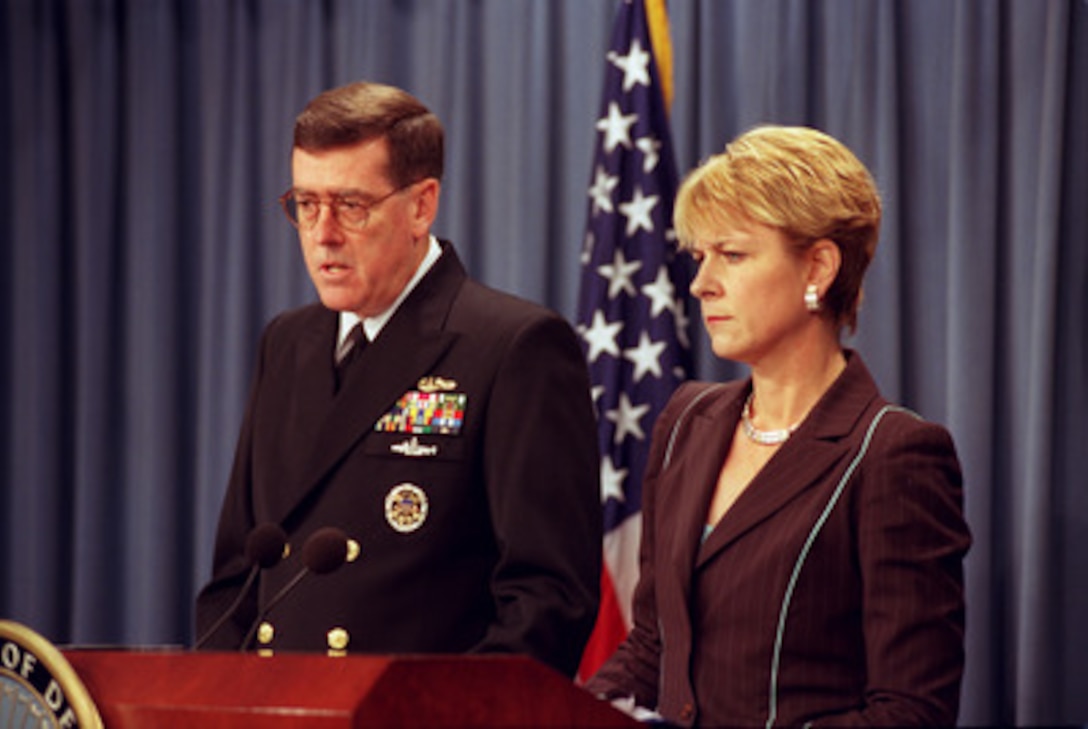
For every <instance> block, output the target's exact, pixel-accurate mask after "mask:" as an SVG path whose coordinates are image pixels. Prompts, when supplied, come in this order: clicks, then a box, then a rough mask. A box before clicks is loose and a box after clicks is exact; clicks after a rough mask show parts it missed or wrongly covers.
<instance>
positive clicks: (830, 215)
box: [673, 126, 881, 331]
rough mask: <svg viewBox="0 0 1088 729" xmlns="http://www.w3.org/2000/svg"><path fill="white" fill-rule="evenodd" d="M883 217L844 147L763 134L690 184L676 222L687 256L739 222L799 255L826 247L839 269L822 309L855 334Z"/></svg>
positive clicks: (801, 134)
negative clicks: (772, 233) (759, 227)
mask: <svg viewBox="0 0 1088 729" xmlns="http://www.w3.org/2000/svg"><path fill="white" fill-rule="evenodd" d="M880 215H881V203H880V194H879V193H878V192H877V188H876V183H875V182H874V181H873V178H872V176H871V175H870V174H869V171H868V170H867V169H866V168H865V165H863V164H862V163H861V162H860V161H859V160H858V158H857V157H855V156H854V154H853V153H852V152H851V151H850V150H849V149H847V148H846V147H845V146H844V145H843V144H842V143H841V142H839V141H838V140H836V139H835V138H834V137H831V136H829V135H827V134H825V133H823V132H820V131H817V130H815V129H810V128H808V127H787V126H760V127H756V128H755V129H752V130H750V131H748V132H746V133H744V134H742V135H741V136H739V137H737V138H736V139H735V140H733V141H732V142H730V143H729V144H728V145H726V148H725V151H724V152H722V153H721V154H717V155H714V156H713V157H711V158H710V159H708V160H707V161H705V162H704V163H703V164H701V165H700V166H699V167H698V168H696V169H695V170H693V171H692V172H691V173H690V174H689V175H688V176H687V178H686V179H685V180H684V182H683V183H682V184H681V185H680V190H679V192H678V193H677V197H676V204H675V207H674V214H673V219H674V224H675V227H676V233H677V235H678V237H679V239H680V243H681V246H683V247H686V248H690V247H691V246H692V245H693V244H694V243H695V242H696V240H697V239H699V238H705V237H706V236H708V235H710V236H711V237H712V236H713V235H714V232H715V231H717V230H721V229H722V228H723V227H726V226H728V225H729V224H730V221H735V220H736V218H737V217H738V216H740V217H742V218H747V219H749V220H751V221H754V222H757V223H762V224H763V225H769V226H771V227H774V228H777V229H779V230H781V231H782V232H783V233H784V234H785V235H786V236H787V237H788V238H789V239H791V240H793V241H795V242H796V244H797V246H798V248H800V249H802V250H803V249H805V248H807V247H808V246H810V245H812V244H813V243H815V242H816V241H818V240H820V239H823V238H827V239H830V240H831V241H833V242H834V243H835V244H836V245H837V246H838V247H839V250H840V251H841V253H842V266H841V267H840V269H839V273H838V275H837V276H836V278H835V281H834V283H832V285H831V287H830V288H829V289H828V291H827V292H826V294H825V296H824V307H825V309H826V310H827V311H828V313H829V314H830V315H831V316H832V317H833V318H834V320H835V322H836V323H837V324H838V325H839V326H840V327H841V326H846V327H848V328H849V329H850V330H851V331H853V330H854V329H855V327H856V326H857V310H858V305H859V304H860V302H861V281H862V278H863V277H864V276H865V270H866V268H868V266H869V262H870V261H872V259H873V254H874V253H875V251H876V243H877V238H878V236H879V232H880Z"/></svg>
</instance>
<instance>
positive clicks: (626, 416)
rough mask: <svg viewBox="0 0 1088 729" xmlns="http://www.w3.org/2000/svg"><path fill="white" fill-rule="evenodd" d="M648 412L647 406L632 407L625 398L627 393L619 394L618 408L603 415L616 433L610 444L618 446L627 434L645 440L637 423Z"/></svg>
mask: <svg viewBox="0 0 1088 729" xmlns="http://www.w3.org/2000/svg"><path fill="white" fill-rule="evenodd" d="M649 410H650V406H649V405H634V404H632V403H631V399H630V398H629V397H627V393H626V392H621V393H620V401H619V403H618V407H617V408H616V409H615V410H609V411H608V412H606V413H605V414H604V416H605V417H606V418H608V419H609V420H611V421H612V422H613V423H615V424H616V433H615V435H613V437H612V442H613V443H615V444H616V445H619V444H620V443H622V442H623V439H624V438H626V437H627V434H628V433H630V434H631V435H633V436H634V437H635V438H637V439H638V440H646V434H645V433H644V432H643V431H642V426H641V425H639V422H638V421H639V420H640V419H641V418H642V416H643V415H645V414H646V413H647V412H649Z"/></svg>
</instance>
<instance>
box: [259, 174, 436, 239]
mask: <svg viewBox="0 0 1088 729" xmlns="http://www.w3.org/2000/svg"><path fill="white" fill-rule="evenodd" d="M414 184H415V183H414V182H410V183H408V184H407V185H402V186H401V187H398V188H396V189H395V190H391V191H390V192H387V193H386V194H384V195H382V196H381V197H379V198H377V199H376V200H365V199H363V198H362V197H360V196H358V195H330V196H329V197H328V198H323V197H321V196H320V195H311V194H308V193H302V194H298V193H296V192H295V191H294V190H288V191H287V192H285V193H283V194H282V195H280V198H279V200H280V205H281V206H282V207H283V212H284V213H286V214H287V219H288V220H290V221H291V225H293V226H295V227H296V228H299V229H300V230H308V229H310V228H313V227H314V226H315V225H317V221H318V219H319V218H320V217H321V206H322V205H328V206H329V210H330V211H332V217H333V220H335V221H336V224H337V225H339V226H340V227H341V228H343V229H344V230H355V231H358V230H362V229H363V228H365V227H366V224H367V221H369V220H370V211H371V210H373V209H374V208H376V207H378V206H379V205H381V204H382V203H383V202H385V201H386V200H388V199H389V198H391V197H393V196H394V195H396V194H397V193H398V192H400V191H401V190H405V189H407V188H409V187H411V186H412V185H414Z"/></svg>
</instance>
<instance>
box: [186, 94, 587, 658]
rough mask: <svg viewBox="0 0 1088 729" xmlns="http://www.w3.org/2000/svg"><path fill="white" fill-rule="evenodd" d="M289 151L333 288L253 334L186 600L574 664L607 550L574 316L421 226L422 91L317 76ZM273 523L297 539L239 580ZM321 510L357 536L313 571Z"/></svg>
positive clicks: (398, 649)
mask: <svg viewBox="0 0 1088 729" xmlns="http://www.w3.org/2000/svg"><path fill="white" fill-rule="evenodd" d="M291 168H292V177H293V185H292V187H291V189H290V190H289V191H288V192H287V193H286V194H285V195H284V196H283V198H282V199H281V202H282V203H283V206H284V209H285V211H286V213H287V216H288V218H289V219H290V220H291V222H292V223H293V224H294V225H295V226H296V227H297V228H298V234H299V240H300V242H301V246H302V252H303V256H304V258H305V262H306V266H307V268H308V270H309V274H310V277H311V278H312V280H313V283H314V286H315V288H316V289H317V293H318V295H319V297H320V303H319V304H318V303H315V304H312V305H309V306H305V307H302V308H300V309H296V310H293V311H288V312H286V313H283V314H281V315H280V316H278V317H276V318H275V319H274V320H273V321H272V322H271V323H270V324H269V325H268V326H267V328H266V329H265V331H264V333H263V335H262V337H261V343H260V350H259V354H258V358H257V364H256V372H255V375H254V380H253V384H252V389H251V393H250V397H249V402H248V405H247V408H246V413H245V420H244V423H243V425H242V429H241V434H240V437H239V441H238V446H237V452H236V454H235V462H234V467H233V470H232V473H231V477H230V483H229V485H228V489H227V493H226V496H225V499H224V502H223V507H222V512H221V515H220V521H219V527H218V533H217V536H216V544H215V556H214V565H213V574H212V579H211V581H210V583H209V584H208V585H207V586H206V587H205V588H204V589H203V590H202V591H201V594H200V596H199V597H198V598H197V635H198V636H200V643H201V645H202V646H204V647H209V648H214V649H220V650H224V649H238V648H240V647H242V648H248V647H250V643H252V645H253V647H256V648H258V649H261V650H270V651H287V650H303V651H321V652H325V651H330V652H334V653H344V652H349V653H350V652H367V653H520V654H528V655H530V656H533V657H535V658H536V659H538V660H540V661H542V662H544V663H546V664H548V665H551V666H553V667H554V668H556V669H558V670H560V671H562V672H564V673H566V674H567V675H573V674H574V672H575V670H576V669H577V666H578V662H579V659H580V656H581V652H582V648H583V646H584V644H585V642H586V640H587V638H588V636H589V633H590V631H591V629H592V627H593V623H594V620H595V617H596V613H597V605H598V595H599V579H600V560H601V511H600V491H599V456H598V452H597V445H596V444H597V437H596V424H595V421H594V415H593V409H592V403H591V398H590V393H589V381H588V375H587V372H586V366H585V360H584V357H583V354H582V351H581V348H580V345H579V342H578V339H577V336H576V335H575V333H574V332H573V330H572V329H571V327H570V325H569V324H568V323H567V322H566V321H565V320H564V319H562V318H561V317H560V316H558V315H557V314H555V313H554V312H551V311H549V310H547V309H545V308H543V307H541V306H538V305H536V304H533V303H530V302H527V301H524V300H521V299H518V298H515V297H513V296H510V295H508V294H504V293H500V292H497V291H495V290H492V289H489V288H487V287H485V286H483V285H481V284H479V283H477V282H475V281H473V280H471V279H470V278H468V276H467V275H466V272H465V269H464V267H463V266H462V264H461V262H460V260H459V259H458V257H457V254H456V252H455V251H454V249H453V247H452V245H451V244H450V243H449V242H446V241H440V240H438V239H436V238H435V237H434V236H433V235H432V234H431V225H432V223H433V221H434V219H435V215H436V213H437V209H438V201H439V192H440V189H441V182H440V181H441V178H442V169H443V129H442V125H441V123H440V122H439V121H438V119H437V118H436V117H435V116H434V115H433V114H432V113H431V112H430V111H429V110H428V109H427V108H426V107H424V106H423V105H422V104H421V103H420V102H419V101H418V100H417V99H415V98H414V97H412V96H411V95H409V94H407V93H405V92H404V91H402V90H400V89H396V88H392V87H389V86H383V85H380V84H373V83H356V84H351V85H348V86H344V87H341V88H337V89H333V90H330V91H327V92H325V93H323V94H321V95H319V96H317V97H316V98H315V99H313V100H312V101H311V102H310V103H309V105H308V106H307V107H306V109H305V110H304V111H303V112H302V114H300V115H299V117H298V119H297V120H296V124H295V131H294V148H293V151H292V158H291ZM360 328H361V331H360ZM266 524H276V525H279V526H280V527H282V529H283V531H284V532H285V533H286V536H287V543H288V545H289V547H290V548H289V549H288V550H285V551H286V552H287V556H286V557H285V558H284V559H283V560H282V561H280V562H278V563H277V564H276V565H274V566H272V567H269V568H267V569H264V570H262V571H261V572H260V579H259V580H258V582H257V588H256V589H253V590H246V591H243V587H247V584H246V582H247V580H246V578H247V576H248V575H249V574H250V571H251V568H252V569H254V570H255V569H256V568H255V567H253V564H252V562H253V556H252V555H251V554H248V555H247V549H246V543H247V537H248V536H249V535H250V534H251V533H252V532H253V530H254V529H256V528H257V527H260V526H262V525H266ZM324 527H336V528H337V529H340V530H342V531H343V533H344V534H345V535H346V536H347V537H348V538H349V540H350V541H349V542H348V544H349V545H350V550H349V552H350V554H348V560H349V561H347V563H345V564H343V566H341V567H339V568H337V569H335V570H333V571H331V572H330V573H328V574H308V573H306V572H305V570H304V567H303V562H304V560H303V553H304V551H305V550H303V549H302V547H303V545H304V544H305V543H306V540H307V539H308V538H309V537H310V536H311V535H313V534H314V532H316V531H318V530H320V529H322V528H324ZM300 574H305V575H306V576H305V577H303V578H302V579H301V580H299V581H298V582H297V584H296V585H295V586H294V587H292V588H290V589H289V592H288V593H287V594H284V595H282V599H280V600H278V601H276V600H274V599H273V596H275V595H276V594H277V593H282V592H283V591H284V590H285V588H286V585H287V584H288V583H289V582H291V581H292V579H293V578H295V577H297V576H298V575H300ZM244 592H248V593H249V594H244ZM236 600H241V605H240V607H237V608H232V604H233V603H235V602H236ZM225 615H229V618H228V619H227V620H226V621H225V622H220V620H221V619H222V618H223V616H225ZM250 634H252V636H253V637H252V638H251V639H248V640H247V635H250ZM243 644H245V645H243Z"/></svg>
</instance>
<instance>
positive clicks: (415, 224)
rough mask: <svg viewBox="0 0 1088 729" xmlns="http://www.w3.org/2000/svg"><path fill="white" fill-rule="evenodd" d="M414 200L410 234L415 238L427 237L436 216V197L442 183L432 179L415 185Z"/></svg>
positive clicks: (440, 190)
mask: <svg viewBox="0 0 1088 729" xmlns="http://www.w3.org/2000/svg"><path fill="white" fill-rule="evenodd" d="M414 187H415V188H416V190H415V199H414V205H413V207H412V211H411V216H412V218H411V220H412V233H413V235H414V236H415V237H417V238H418V237H421V236H424V235H427V233H428V232H430V230H431V225H433V224H434V219H435V217H437V216H438V197H439V194H440V193H441V192H442V183H440V182H439V181H438V180H436V179H435V178H433V177H428V178H427V179H425V180H420V181H419V182H417V183H415V185H414Z"/></svg>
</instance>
